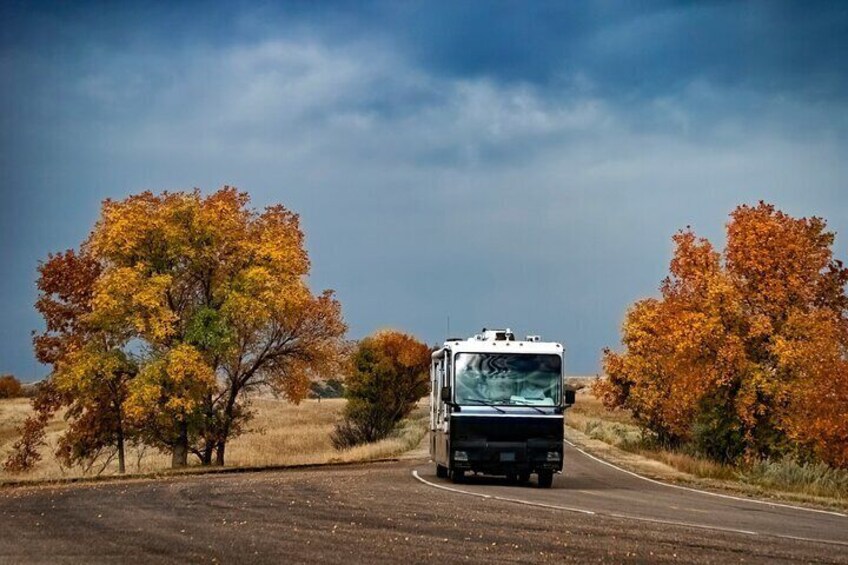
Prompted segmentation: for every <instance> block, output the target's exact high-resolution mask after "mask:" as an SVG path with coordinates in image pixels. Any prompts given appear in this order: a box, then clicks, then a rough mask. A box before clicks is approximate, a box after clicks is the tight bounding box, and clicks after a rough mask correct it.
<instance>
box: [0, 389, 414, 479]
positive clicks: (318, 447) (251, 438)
mask: <svg viewBox="0 0 848 565" xmlns="http://www.w3.org/2000/svg"><path fill="white" fill-rule="evenodd" d="M345 402H346V401H345V400H343V399H325V400H322V401H321V402H318V401H317V400H307V401H305V402H302V403H301V404H300V405H298V406H295V405H293V404H290V403H288V402H285V401H282V400H274V399H271V398H260V399H255V400H254V401H253V407H254V409H255V411H256V418H255V419H254V420H253V421H252V422H251V423H250V424H249V427H250V430H251V431H249V432H247V433H245V434H243V435H242V436H240V437H238V438H236V439H234V440H233V441H232V442H231V443H229V444H228V445H227V466H239V467H250V466H265V465H295V464H311V463H327V462H334V461H362V460H367V459H379V458H383V457H393V456H396V455H399V454H401V453H403V452H405V451H408V450H410V449H412V448H414V447H416V446H417V445H418V444H419V442H420V441H421V439H422V438H423V437H424V434H425V433H426V422H427V412H426V408H425V407H423V406H422V405H419V406H418V407H417V408H416V409H415V410H414V411H413V413H412V415H411V417H410V418H409V419H408V420H407V421H405V422H403V423H402V425H401V426H400V427H399V429H398V430H397V431H396V432H395V433H394V434H393V435H392V436H391V437H389V438H387V439H385V440H383V441H380V442H377V443H374V444H368V445H362V446H358V447H354V448H352V449H348V450H345V451H337V450H336V449H334V448H333V445H332V443H331V442H330V432H331V431H332V429H333V426H334V425H335V423H336V422H338V421H339V420H340V419H341V413H342V409H343V408H344V405H345ZM29 413H30V406H29V401H28V400H27V399H23V398H21V399H13V400H0V460H2V461H5V459H6V456H7V455H8V453H9V451H10V450H11V446H12V444H13V443H14V442H15V440H16V439H17V433H16V431H15V427H16V426H17V425H18V424H20V423H21V422H22V421H23V420H24V418H26V416H27V415H28V414H29ZM64 428H65V422H64V420H63V419H62V418H61V416H57V417H55V418H54V419H53V420H52V421H51V422H50V424H49V426H48V433H47V446H46V447H45V448H43V451H42V453H43V456H44V457H43V459H42V461H41V462H40V463H39V465H38V466H37V467H36V468H35V469H33V470H32V471H31V472H29V473H25V474H22V475H11V474H9V473H6V472H5V471H3V470H2V469H0V482H3V481H10V480H15V481H17V480H29V479H33V480H35V479H61V478H69V477H79V476H85V475H90V476H94V475H97V474H98V473H101V474H104V475H108V474H113V473H115V472H116V471H117V464H116V463H115V462H111V463H110V464H109V465H107V466H106V467H105V468H104V469H103V470H102V472H101V471H100V467H102V465H100V466H93V467H92V468H91V469H89V470H88V471H87V472H85V470H83V469H80V468H72V469H67V468H63V467H62V466H61V465H60V463H59V461H58V460H57V459H56V458H55V457H54V456H53V455H52V451H53V449H52V448H53V447H54V446H55V445H56V442H57V440H58V437H59V435H60V434H61V433H62V430H63V429H64ZM195 459H196V458H195ZM169 465H170V457H169V456H167V455H165V454H162V453H160V452H158V451H156V450H155V449H152V448H145V447H136V446H132V447H130V448H129V449H128V451H127V472H128V473H150V472H157V471H164V470H166V469H168V467H169Z"/></svg>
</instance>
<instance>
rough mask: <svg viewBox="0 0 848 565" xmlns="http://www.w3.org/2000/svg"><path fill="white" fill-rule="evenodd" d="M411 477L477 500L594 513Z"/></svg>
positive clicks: (414, 474)
mask: <svg viewBox="0 0 848 565" xmlns="http://www.w3.org/2000/svg"><path fill="white" fill-rule="evenodd" d="M412 476H413V477H415V478H416V479H418V480H419V481H421V482H422V483H424V484H425V485H429V486H431V487H435V488H438V489H442V490H446V491H449V492H455V493H458V494H468V495H470V496H476V497H478V498H488V499H491V500H500V501H502V502H513V503H515V504H524V505H527V506H538V507H540V508H551V509H553V510H565V511H567V512H579V513H580V514H594V512H592V511H591V510H584V509H582V508H572V507H571V506H559V505H556V504H544V503H542V502H531V501H529V500H521V499H519V498H509V497H506V496H494V495H491V494H483V493H479V492H472V491H469V490H462V489H458V488H453V487H447V486H445V485H439V484H436V483H433V482H430V481H428V480H427V479H425V478H424V477H422V476H421V475H419V474H418V471H416V470H413V471H412Z"/></svg>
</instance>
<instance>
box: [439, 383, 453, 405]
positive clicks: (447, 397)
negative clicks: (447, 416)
mask: <svg viewBox="0 0 848 565" xmlns="http://www.w3.org/2000/svg"><path fill="white" fill-rule="evenodd" d="M440 398H441V399H442V402H447V403H448V404H450V402H451V401H452V400H453V391H452V390H451V387H449V386H443V387H442V391H441V393H440Z"/></svg>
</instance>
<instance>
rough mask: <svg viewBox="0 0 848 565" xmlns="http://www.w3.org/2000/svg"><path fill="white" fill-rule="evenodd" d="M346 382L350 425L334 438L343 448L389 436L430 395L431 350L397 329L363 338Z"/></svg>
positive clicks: (346, 416) (346, 421) (346, 415)
mask: <svg viewBox="0 0 848 565" xmlns="http://www.w3.org/2000/svg"><path fill="white" fill-rule="evenodd" d="M350 365H351V366H350V370H351V374H350V376H349V377H348V379H347V380H346V382H345V387H346V389H345V397H346V398H347V400H348V403H347V406H346V407H345V411H344V421H343V422H342V423H341V424H339V425H338V426H337V427H336V429H335V430H334V433H333V443H334V444H335V446H336V447H337V448H339V449H341V448H344V447H350V446H352V445H355V444H358V443H365V442H373V441H378V440H380V439H383V438H384V437H386V436H388V435H389V434H390V433H391V432H392V430H394V428H395V426H396V425H397V423H398V422H399V421H401V420H402V419H403V418H405V417H407V416H408V415H409V413H410V412H411V411H412V409H413V407H414V406H415V403H416V402H418V400H420V399H421V398H422V397H423V396H425V395H426V394H427V391H428V390H429V377H428V369H429V366H430V349H429V348H428V347H427V345H425V344H424V343H421V342H420V341H418V340H416V339H415V338H414V337H412V336H410V335H408V334H405V333H401V332H398V331H393V330H385V331H380V332H377V333H376V334H375V335H373V336H371V337H367V338H365V339H363V340H362V341H361V342H360V343H359V345H358V347H357V348H356V350H355V351H354V352H353V355H352V359H351V363H350Z"/></svg>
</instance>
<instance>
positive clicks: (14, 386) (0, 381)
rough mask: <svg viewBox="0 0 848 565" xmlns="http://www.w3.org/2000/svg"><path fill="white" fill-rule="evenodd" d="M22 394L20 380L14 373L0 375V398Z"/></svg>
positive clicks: (15, 396)
mask: <svg viewBox="0 0 848 565" xmlns="http://www.w3.org/2000/svg"><path fill="white" fill-rule="evenodd" d="M22 394H23V387H22V386H21V381H19V380H18V379H16V378H15V377H14V375H2V376H0V398H17V397H19V396H21V395H22Z"/></svg>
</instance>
